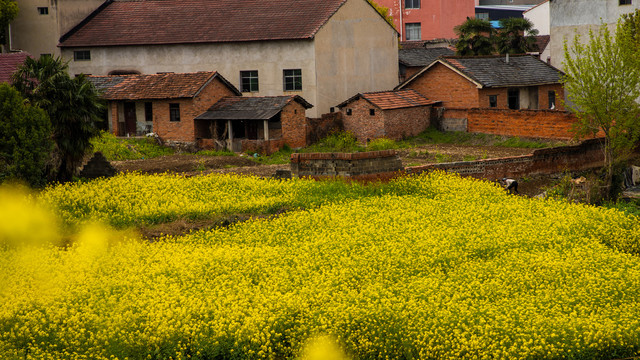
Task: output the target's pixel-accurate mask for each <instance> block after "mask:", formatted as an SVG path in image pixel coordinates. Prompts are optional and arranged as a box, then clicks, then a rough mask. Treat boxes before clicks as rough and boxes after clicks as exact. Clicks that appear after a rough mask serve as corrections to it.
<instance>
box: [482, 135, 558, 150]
mask: <svg viewBox="0 0 640 360" xmlns="http://www.w3.org/2000/svg"><path fill="white" fill-rule="evenodd" d="M493 146H501V147H513V148H527V149H542V148H546V147H549V143H545V142H543V141H537V140H527V139H520V138H519V137H517V136H514V137H510V138H507V139H505V140H502V141H498V142H496V143H494V144H493Z"/></svg>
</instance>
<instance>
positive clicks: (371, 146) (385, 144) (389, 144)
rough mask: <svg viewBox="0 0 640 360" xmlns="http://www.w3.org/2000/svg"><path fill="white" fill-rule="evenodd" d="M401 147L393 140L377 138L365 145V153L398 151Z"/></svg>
mask: <svg viewBox="0 0 640 360" xmlns="http://www.w3.org/2000/svg"><path fill="white" fill-rule="evenodd" d="M401 147H403V146H402V144H400V143H397V142H396V141H395V140H392V139H388V138H379V139H374V140H371V141H369V143H368V144H367V151H379V150H389V149H399V148H401Z"/></svg>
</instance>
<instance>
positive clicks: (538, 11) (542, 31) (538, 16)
mask: <svg viewBox="0 0 640 360" xmlns="http://www.w3.org/2000/svg"><path fill="white" fill-rule="evenodd" d="M522 15H523V16H524V18H525V19H528V20H529V21H531V22H532V23H533V27H534V28H535V29H536V30H538V35H549V34H550V33H551V22H550V17H551V13H550V8H549V1H547V2H544V3H542V4H540V5H538V6H536V7H534V8H532V9H530V10H527V11H525V12H524V13H523V14H522ZM544 59H546V58H544ZM544 59H543V60H544Z"/></svg>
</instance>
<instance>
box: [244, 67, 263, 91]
mask: <svg viewBox="0 0 640 360" xmlns="http://www.w3.org/2000/svg"><path fill="white" fill-rule="evenodd" d="M240 88H241V89H240V91H242V92H258V91H259V90H258V89H259V87H258V70H250V71H240Z"/></svg>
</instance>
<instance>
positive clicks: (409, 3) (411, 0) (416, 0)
mask: <svg viewBox="0 0 640 360" xmlns="http://www.w3.org/2000/svg"><path fill="white" fill-rule="evenodd" d="M404 8H405V9H420V0H405V1H404Z"/></svg>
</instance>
